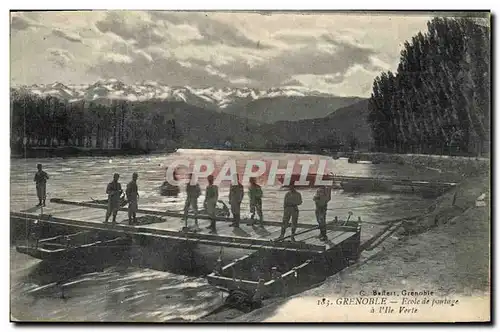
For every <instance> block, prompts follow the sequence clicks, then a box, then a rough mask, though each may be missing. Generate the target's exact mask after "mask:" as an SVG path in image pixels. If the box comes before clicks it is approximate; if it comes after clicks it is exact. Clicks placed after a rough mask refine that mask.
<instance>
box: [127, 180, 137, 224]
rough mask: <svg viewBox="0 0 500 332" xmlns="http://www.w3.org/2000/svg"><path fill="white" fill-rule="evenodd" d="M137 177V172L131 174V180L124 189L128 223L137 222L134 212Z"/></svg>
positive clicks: (135, 210) (135, 207)
mask: <svg viewBox="0 0 500 332" xmlns="http://www.w3.org/2000/svg"><path fill="white" fill-rule="evenodd" d="M138 177H139V175H138V174H137V173H134V174H132V181H130V182H129V183H128V184H127V189H126V190H125V193H126V194H127V201H128V223H129V224H130V225H133V224H137V218H136V213H137V209H138V204H137V201H138V200H139V188H138V187H137V179H138Z"/></svg>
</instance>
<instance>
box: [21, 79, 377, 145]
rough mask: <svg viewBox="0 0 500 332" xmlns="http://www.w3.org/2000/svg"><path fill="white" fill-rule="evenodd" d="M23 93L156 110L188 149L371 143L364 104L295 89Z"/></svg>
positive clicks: (147, 87)
mask: <svg viewBox="0 0 500 332" xmlns="http://www.w3.org/2000/svg"><path fill="white" fill-rule="evenodd" d="M24 93H27V94H33V95H37V96H39V97H44V96H48V95H50V96H54V97H57V98H58V99H61V100H65V101H69V102H77V101H82V100H85V101H93V102H97V103H102V104H104V105H108V106H110V105H111V104H112V101H113V100H116V99H118V100H126V101H127V102H128V104H130V105H131V107H134V106H138V108H140V109H141V110H143V111H144V112H146V113H148V112H150V111H155V112H157V113H161V114H164V115H166V116H167V117H170V118H173V119H175V123H176V127H177V128H178V130H179V131H180V133H181V135H182V143H181V144H184V145H189V146H200V147H201V146H214V145H220V144H222V143H223V142H225V141H226V139H230V140H231V141H232V142H233V143H234V144H235V145H242V146H245V145H246V146H252V147H264V146H269V145H273V144H278V145H279V144H286V143H290V142H292V143H295V142H307V143H313V142H316V141H318V140H319V139H322V138H324V137H326V136H328V135H330V134H331V133H332V132H337V133H338V134H339V135H344V136H345V135H348V134H349V133H354V134H355V135H356V136H357V137H358V139H359V140H360V141H370V140H371V135H370V128H369V126H368V123H367V121H366V117H367V114H368V101H367V100H366V99H362V98H359V97H336V96H332V95H326V94H322V93H319V92H314V91H309V90H305V89H302V88H300V87H286V88H274V89H268V90H262V91H260V90H256V89H249V88H239V89H238V88H227V89H215V88H206V89H194V88H190V87H177V88H174V87H168V86H164V85H161V84H159V83H156V82H143V83H138V84H134V85H127V84H124V83H122V82H120V81H117V80H105V81H98V82H96V83H94V84H91V85H72V86H67V85H64V84H61V83H54V84H50V85H33V86H24V87H15V88H11V95H22V94H24Z"/></svg>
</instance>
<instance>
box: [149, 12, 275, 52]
mask: <svg viewBox="0 0 500 332" xmlns="http://www.w3.org/2000/svg"><path fill="white" fill-rule="evenodd" d="M151 16H152V17H153V18H156V19H160V20H165V21H168V22H170V23H172V24H177V25H178V24H185V25H186V24H187V25H189V26H195V27H196V28H197V30H198V31H199V34H200V35H201V36H202V38H201V39H196V40H195V41H194V43H195V44H198V45H219V44H223V45H226V46H232V47H241V48H255V49H259V48H260V49H267V48H271V46H270V45H267V44H265V43H261V42H260V41H259V40H252V39H250V38H248V37H247V36H245V34H244V33H243V32H241V31H240V30H239V29H238V28H237V27H235V26H234V25H229V24H226V23H224V22H220V21H217V20H215V19H212V18H210V16H211V15H210V16H209V14H208V13H168V12H151Z"/></svg>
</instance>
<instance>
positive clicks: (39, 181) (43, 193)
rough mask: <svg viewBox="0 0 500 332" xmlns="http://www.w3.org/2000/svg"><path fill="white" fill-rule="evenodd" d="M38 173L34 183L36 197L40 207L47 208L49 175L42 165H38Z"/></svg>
mask: <svg viewBox="0 0 500 332" xmlns="http://www.w3.org/2000/svg"><path fill="white" fill-rule="evenodd" d="M36 168H37V169H38V171H37V172H36V174H35V178H34V179H33V181H35V183H36V195H37V196H38V205H37V206H45V199H46V198H47V180H48V179H49V175H48V174H47V173H46V172H44V171H43V170H42V164H37V165H36Z"/></svg>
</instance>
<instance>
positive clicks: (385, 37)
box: [10, 11, 431, 97]
mask: <svg viewBox="0 0 500 332" xmlns="http://www.w3.org/2000/svg"><path fill="white" fill-rule="evenodd" d="M430 19H431V17H429V16H425V15H422V14H421V15H410V14H405V15H401V14H396V13H393V14H375V13H370V14H361V13H352V14H348V13H314V14H297V13H272V14H271V13H269V12H267V13H255V12H254V13H249V12H238V13H230V12H206V13H205V12H167V11H149V12H146V11H80V12H76V11H75V12H15V13H11V43H10V47H11V53H10V54H11V84H12V85H32V84H49V83H54V82H61V83H64V84H89V83H94V82H95V81H97V80H99V79H110V78H115V79H118V80H120V81H123V82H124V83H135V82H141V81H157V82H161V83H164V84H167V85H171V86H191V87H252V88H259V89H268V88H276V87H283V86H302V87H304V88H307V89H312V90H316V91H322V92H327V93H332V94H335V95H338V96H359V97H368V96H369V95H370V92H371V88H372V83H373V79H374V78H375V77H376V76H377V75H379V74H380V73H381V72H383V71H387V70H395V69H396V68H397V64H398V63H399V57H400V51H401V48H402V45H403V43H404V42H405V41H406V40H409V39H411V37H412V36H414V35H415V34H417V33H418V32H419V31H423V32H424V31H426V29H427V21H428V20H430Z"/></svg>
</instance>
